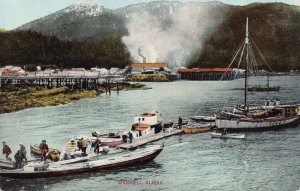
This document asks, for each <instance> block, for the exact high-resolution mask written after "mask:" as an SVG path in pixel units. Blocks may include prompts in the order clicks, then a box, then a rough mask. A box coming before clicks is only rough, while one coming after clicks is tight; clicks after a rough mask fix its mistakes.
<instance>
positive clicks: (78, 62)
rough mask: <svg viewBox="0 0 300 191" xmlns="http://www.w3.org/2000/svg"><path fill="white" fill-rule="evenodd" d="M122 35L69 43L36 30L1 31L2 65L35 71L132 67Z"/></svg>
mask: <svg viewBox="0 0 300 191" xmlns="http://www.w3.org/2000/svg"><path fill="white" fill-rule="evenodd" d="M121 36H122V35H121V34H118V33H111V34H108V35H105V36H104V37H103V38H93V39H87V40H85V41H65V40H60V39H58V38H57V37H55V36H44V35H42V34H40V33H37V32H32V31H7V32H0V44H1V45H0V66H1V67H3V66H6V65H14V66H21V67H24V66H25V67H26V70H35V68H36V66H41V67H42V69H45V68H57V69H64V68H74V67H80V68H86V69H89V68H91V67H101V68H102V67H104V68H111V67H120V68H123V67H125V66H126V65H128V64H130V63H131V61H130V54H129V52H128V51H127V49H126V46H125V45H124V44H123V43H122V41H121Z"/></svg>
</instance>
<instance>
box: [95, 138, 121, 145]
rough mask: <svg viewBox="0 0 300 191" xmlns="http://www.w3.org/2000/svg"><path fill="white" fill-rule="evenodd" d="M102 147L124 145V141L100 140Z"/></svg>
mask: <svg viewBox="0 0 300 191" xmlns="http://www.w3.org/2000/svg"><path fill="white" fill-rule="evenodd" d="M100 141H101V145H102V146H109V147H116V146H118V145H121V144H123V143H124V141H123V140H122V139H112V138H100Z"/></svg>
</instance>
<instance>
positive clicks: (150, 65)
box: [131, 62, 167, 68]
mask: <svg viewBox="0 0 300 191" xmlns="http://www.w3.org/2000/svg"><path fill="white" fill-rule="evenodd" d="M131 67H132V68H164V67H167V64H166V63H163V62H158V63H134V64H131Z"/></svg>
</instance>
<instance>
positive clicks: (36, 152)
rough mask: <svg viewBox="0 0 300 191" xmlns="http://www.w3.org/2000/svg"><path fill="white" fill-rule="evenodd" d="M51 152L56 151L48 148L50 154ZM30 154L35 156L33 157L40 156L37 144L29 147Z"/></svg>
mask: <svg viewBox="0 0 300 191" xmlns="http://www.w3.org/2000/svg"><path fill="white" fill-rule="evenodd" d="M53 150H57V149H54V148H49V152H51V151H53ZM30 152H31V153H33V154H35V155H42V152H41V149H40V145H39V144H34V145H30ZM49 152H48V153H49Z"/></svg>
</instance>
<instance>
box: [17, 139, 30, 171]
mask: <svg viewBox="0 0 300 191" xmlns="http://www.w3.org/2000/svg"><path fill="white" fill-rule="evenodd" d="M19 145H20V149H19V150H18V151H17V153H16V154H15V160H16V168H22V167H23V160H24V159H25V162H27V158H26V149H25V146H24V145H23V144H22V143H20V144H19Z"/></svg>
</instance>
